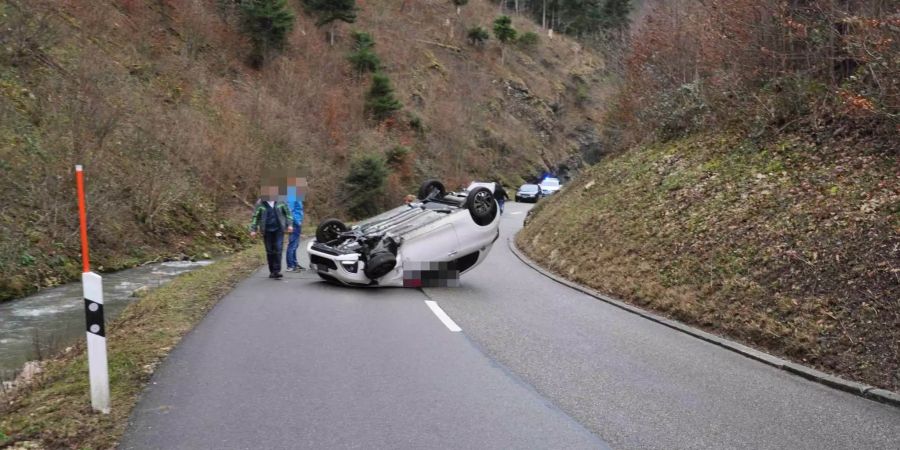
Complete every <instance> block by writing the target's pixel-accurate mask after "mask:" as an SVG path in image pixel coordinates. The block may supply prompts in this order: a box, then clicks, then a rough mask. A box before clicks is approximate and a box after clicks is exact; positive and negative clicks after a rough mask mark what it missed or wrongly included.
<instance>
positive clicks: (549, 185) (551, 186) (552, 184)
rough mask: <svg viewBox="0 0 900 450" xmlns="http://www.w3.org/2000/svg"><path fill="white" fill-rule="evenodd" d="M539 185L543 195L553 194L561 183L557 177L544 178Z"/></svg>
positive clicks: (557, 190)
mask: <svg viewBox="0 0 900 450" xmlns="http://www.w3.org/2000/svg"><path fill="white" fill-rule="evenodd" d="M539 186H540V187H541V195H543V196H544V197H546V196H548V195H553V194H555V193H557V192H559V189H560V188H561V187H562V184H561V183H560V182H559V178H549V177H548V178H544V179H543V180H542V181H541V184H540V185H539Z"/></svg>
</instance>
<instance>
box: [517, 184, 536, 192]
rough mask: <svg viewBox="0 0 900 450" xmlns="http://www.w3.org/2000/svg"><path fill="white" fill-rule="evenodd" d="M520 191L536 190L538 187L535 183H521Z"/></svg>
mask: <svg viewBox="0 0 900 450" xmlns="http://www.w3.org/2000/svg"><path fill="white" fill-rule="evenodd" d="M519 191H520V192H537V191H538V187H537V185H536V184H523V185H522V187H520V188H519Z"/></svg>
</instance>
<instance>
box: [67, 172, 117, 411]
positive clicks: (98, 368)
mask: <svg viewBox="0 0 900 450" xmlns="http://www.w3.org/2000/svg"><path fill="white" fill-rule="evenodd" d="M75 183H76V185H77V186H78V218H79V221H80V222H81V267H82V274H81V285H82V287H83V289H84V315H85V319H86V323H87V350H88V370H89V373H90V378H91V406H93V408H94V410H95V411H100V412H101V413H103V414H109V367H108V365H107V359H106V325H105V323H104V320H103V279H102V278H101V277H100V275H97V274H96V273H94V272H91V260H90V252H89V250H88V238H87V207H86V205H85V202H84V171H83V170H82V167H81V166H80V165H78V166H75Z"/></svg>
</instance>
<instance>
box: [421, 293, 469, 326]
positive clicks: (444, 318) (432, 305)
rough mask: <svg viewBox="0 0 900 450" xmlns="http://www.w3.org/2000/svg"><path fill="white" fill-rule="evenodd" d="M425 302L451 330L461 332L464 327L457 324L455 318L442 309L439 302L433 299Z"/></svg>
mask: <svg viewBox="0 0 900 450" xmlns="http://www.w3.org/2000/svg"><path fill="white" fill-rule="evenodd" d="M425 304H426V305H428V307H429V308H431V312H433V313H434V315H436V316H437V318H438V319H441V322H444V325H446V326H447V328H449V329H450V331H452V332H454V333H459V332H460V331H462V328H460V327H459V325H457V324H456V322H454V321H453V319H451V318H450V316H448V315H447V313H445V312H444V310H443V309H441V307H440V306H438V304H437V302H435V301H432V300H425Z"/></svg>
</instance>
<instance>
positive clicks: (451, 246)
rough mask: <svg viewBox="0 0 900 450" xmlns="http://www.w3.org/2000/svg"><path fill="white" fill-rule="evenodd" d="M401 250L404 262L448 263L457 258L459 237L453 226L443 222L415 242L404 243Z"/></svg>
mask: <svg viewBox="0 0 900 450" xmlns="http://www.w3.org/2000/svg"><path fill="white" fill-rule="evenodd" d="M402 248H403V250H402V251H403V259H404V260H405V261H411V262H416V263H424V262H438V261H450V260H452V259H456V258H457V252H458V250H459V237H457V235H456V228H455V227H454V226H453V224H452V223H449V222H444V223H441V224H440V225H438V226H437V228H435V229H433V230H431V231H429V232H427V233H424V234H422V235H421V236H418V237H417V238H416V239H415V240H413V241H411V242H406V243H404V245H403V247H402ZM405 264H406V263H405V262H404V265H405Z"/></svg>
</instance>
